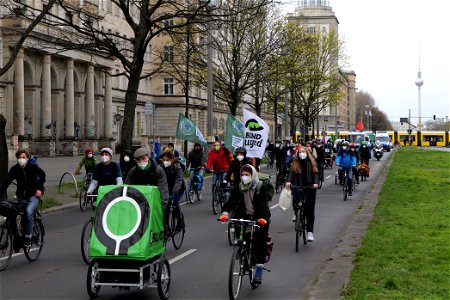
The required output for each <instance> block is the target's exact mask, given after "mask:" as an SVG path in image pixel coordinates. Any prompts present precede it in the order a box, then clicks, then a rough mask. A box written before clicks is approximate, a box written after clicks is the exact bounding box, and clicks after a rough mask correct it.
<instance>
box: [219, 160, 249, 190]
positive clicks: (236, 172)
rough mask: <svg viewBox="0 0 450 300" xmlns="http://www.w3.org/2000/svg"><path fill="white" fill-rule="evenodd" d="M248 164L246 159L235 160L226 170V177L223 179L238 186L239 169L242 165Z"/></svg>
mask: <svg viewBox="0 0 450 300" xmlns="http://www.w3.org/2000/svg"><path fill="white" fill-rule="evenodd" d="M246 164H250V165H251V163H250V162H249V160H248V158H247V157H244V159H243V160H242V161H239V160H238V159H237V158H236V159H234V160H233V161H232V162H231V164H230V168H229V169H228V172H227V176H226V177H225V180H226V181H228V182H232V183H233V185H236V184H239V182H241V168H242V166H243V165H246ZM232 174H233V180H231V175H232Z"/></svg>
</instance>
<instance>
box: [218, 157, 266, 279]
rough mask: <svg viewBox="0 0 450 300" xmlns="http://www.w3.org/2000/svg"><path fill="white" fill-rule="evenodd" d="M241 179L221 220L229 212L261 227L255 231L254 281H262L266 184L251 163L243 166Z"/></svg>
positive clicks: (227, 216) (222, 219) (227, 203)
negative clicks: (256, 222) (253, 221)
mask: <svg viewBox="0 0 450 300" xmlns="http://www.w3.org/2000/svg"><path fill="white" fill-rule="evenodd" d="M240 173H241V181H240V183H239V184H238V185H236V186H235V187H234V188H233V190H232V191H231V195H230V199H229V200H228V202H226V203H225V204H224V205H223V208H222V215H221V216H220V217H219V219H218V220H219V221H222V222H226V221H227V220H228V218H229V214H230V213H231V212H233V218H236V219H240V218H243V219H247V220H255V221H258V223H259V226H260V227H259V228H257V229H256V231H255V236H254V238H255V240H254V244H253V245H254V247H255V248H254V251H255V252H254V253H255V257H256V271H255V278H254V282H256V283H261V281H262V273H263V268H264V263H265V249H266V239H267V234H268V232H269V223H270V216H271V214H270V209H269V201H270V199H269V198H268V192H267V187H266V185H264V184H263V182H262V181H260V180H259V178H258V175H257V172H256V169H255V168H254V167H253V166H251V165H244V166H242V168H241V170H240Z"/></svg>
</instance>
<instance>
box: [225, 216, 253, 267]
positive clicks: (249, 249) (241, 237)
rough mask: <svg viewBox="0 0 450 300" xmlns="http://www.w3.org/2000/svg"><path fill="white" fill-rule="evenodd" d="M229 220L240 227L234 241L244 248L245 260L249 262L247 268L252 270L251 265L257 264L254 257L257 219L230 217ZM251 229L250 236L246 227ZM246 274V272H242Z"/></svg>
mask: <svg viewBox="0 0 450 300" xmlns="http://www.w3.org/2000/svg"><path fill="white" fill-rule="evenodd" d="M228 222H232V223H234V225H235V228H236V227H238V228H239V234H238V235H237V236H236V239H235V241H234V245H233V248H234V247H240V248H242V250H241V251H243V254H244V257H245V261H246V263H247V267H248V268H247V269H248V270H250V269H251V267H252V266H253V265H254V264H255V260H254V259H253V257H252V255H253V235H254V232H255V228H256V227H259V225H257V222H256V221H252V220H245V219H229V220H228ZM249 227H250V228H251V229H250V232H249V233H250V236H248V235H246V229H247V228H249ZM242 275H245V274H242Z"/></svg>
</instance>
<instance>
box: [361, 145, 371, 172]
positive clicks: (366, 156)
mask: <svg viewBox="0 0 450 300" xmlns="http://www.w3.org/2000/svg"><path fill="white" fill-rule="evenodd" d="M358 152H359V155H360V157H361V163H365V164H366V165H367V166H368V165H369V160H370V158H371V157H372V154H371V153H370V149H369V147H368V146H367V143H366V142H365V141H363V142H361V146H359V149H358Z"/></svg>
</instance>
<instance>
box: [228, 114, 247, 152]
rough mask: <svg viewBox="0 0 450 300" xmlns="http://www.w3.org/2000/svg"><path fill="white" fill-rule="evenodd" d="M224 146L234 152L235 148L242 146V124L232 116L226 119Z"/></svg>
mask: <svg viewBox="0 0 450 300" xmlns="http://www.w3.org/2000/svg"><path fill="white" fill-rule="evenodd" d="M225 145H226V146H227V147H228V149H231V150H232V151H233V154H234V150H235V149H236V148H237V147H243V146H244V123H242V122H241V121H240V120H239V119H236V118H235V117H234V116H233V115H232V114H228V117H227V135H226V137H225Z"/></svg>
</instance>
